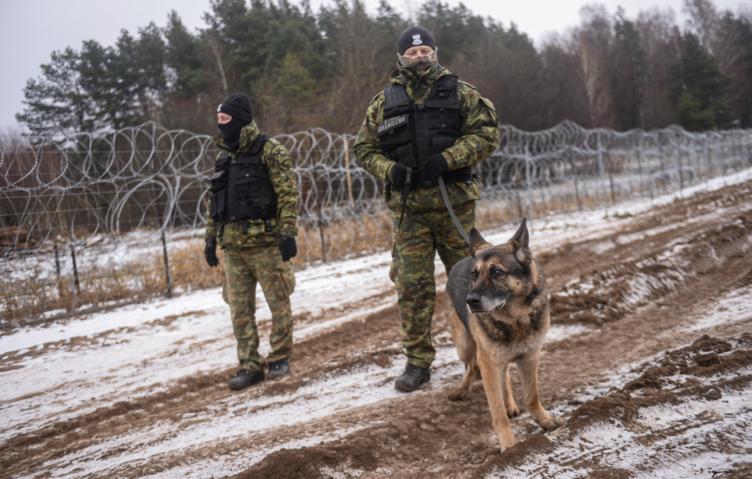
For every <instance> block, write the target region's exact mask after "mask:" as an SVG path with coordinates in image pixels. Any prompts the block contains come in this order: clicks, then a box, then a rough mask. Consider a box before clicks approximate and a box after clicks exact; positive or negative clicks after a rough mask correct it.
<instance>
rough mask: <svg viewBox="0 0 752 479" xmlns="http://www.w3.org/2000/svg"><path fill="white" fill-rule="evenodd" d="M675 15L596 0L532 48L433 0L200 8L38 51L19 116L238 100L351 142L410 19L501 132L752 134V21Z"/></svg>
mask: <svg viewBox="0 0 752 479" xmlns="http://www.w3.org/2000/svg"><path fill="white" fill-rule="evenodd" d="M683 8H684V10H685V13H686V17H687V19H688V21H687V22H686V23H685V24H684V25H679V24H678V22H677V19H676V16H675V14H674V12H672V11H671V10H661V9H658V8H653V9H649V10H646V11H641V12H640V13H639V14H638V15H637V16H636V17H635V18H628V17H627V16H626V14H625V12H624V10H623V9H617V11H616V12H613V13H610V12H608V10H607V9H606V8H605V7H604V6H602V5H598V4H593V5H589V6H587V7H584V8H583V9H582V10H581V12H580V23H579V24H578V25H577V26H576V27H574V28H572V29H570V30H568V31H566V32H562V33H558V34H554V35H551V36H549V37H548V38H547V39H546V40H545V41H543V42H542V44H541V45H540V46H539V47H537V48H536V46H535V44H534V43H533V41H532V40H531V38H530V37H529V36H528V35H527V34H525V33H524V32H522V31H520V30H519V29H518V27H517V26H515V25H514V23H510V24H508V25H505V24H504V23H503V22H502V21H499V20H496V19H493V18H490V17H483V16H481V15H477V14H475V13H473V12H472V11H471V10H469V9H468V8H467V7H466V6H464V5H462V4H459V5H458V6H450V5H449V4H447V3H444V2H442V1H440V0H430V1H428V2H425V3H422V4H421V6H420V8H419V10H418V11H417V12H415V14H414V18H413V19H408V18H406V17H405V16H403V15H400V14H399V13H398V12H397V11H396V10H395V9H394V8H393V7H392V6H391V5H390V4H389V3H387V2H386V0H381V2H380V3H379V5H378V8H377V9H376V12H375V13H369V12H368V11H367V10H366V8H365V6H364V4H363V3H362V1H361V0H351V1H346V0H334V1H333V2H331V3H329V4H327V5H324V6H322V7H321V8H320V9H319V11H318V12H314V11H313V10H312V9H311V6H310V4H309V3H308V2H307V1H306V0H304V1H303V2H302V3H300V4H296V3H292V2H290V1H288V0H251V1H250V2H247V1H246V0H212V1H211V2H210V5H209V10H208V11H207V12H205V14H204V22H205V26H204V27H203V28H200V29H198V30H197V31H193V32H192V31H190V30H189V29H188V28H186V26H185V24H184V23H183V22H182V20H181V19H180V17H179V15H178V14H177V12H175V11H172V12H171V13H170V14H169V15H168V18H167V21H166V24H165V26H163V27H159V26H157V25H156V24H154V23H150V24H149V25H147V26H145V27H143V28H139V29H138V31H137V32H136V33H135V34H134V33H131V32H128V31H127V30H122V31H121V33H120V36H119V37H118V38H117V41H116V42H115V43H114V44H113V45H109V46H106V45H102V44H100V43H99V42H97V41H95V40H88V41H85V42H83V43H82V45H81V46H80V47H79V48H78V49H75V48H73V47H68V48H66V49H64V50H62V51H55V52H53V53H52V54H51V57H50V60H49V62H47V63H45V64H43V65H42V66H41V74H40V75H39V76H38V77H37V78H33V79H30V80H28V82H27V84H26V87H25V89H24V96H25V100H24V108H23V111H21V112H20V113H18V114H17V119H18V121H19V122H20V123H21V124H22V125H23V126H25V128H26V129H27V130H28V132H29V133H30V134H31V135H32V136H33V135H42V136H46V137H48V138H49V137H53V138H56V137H57V138H62V137H66V136H69V135H71V134H75V133H79V132H95V131H103V130H105V131H106V130H108V129H119V128H122V127H125V126H130V125H135V124H139V123H141V122H143V121H146V120H155V121H158V122H160V123H161V124H163V125H164V126H166V127H167V128H184V129H188V130H191V131H194V132H208V133H214V132H215V130H216V125H215V118H214V111H215V108H216V105H217V104H218V103H219V102H220V101H221V99H222V98H223V97H224V96H226V95H227V94H228V93H233V92H245V93H247V94H248V95H249V96H250V97H251V99H252V103H253V108H254V114H255V116H256V118H257V119H258V120H259V122H260V123H261V125H262V128H264V130H265V131H268V132H270V133H272V134H275V133H280V132H292V131H297V130H301V129H306V128H311V127H322V128H324V129H327V130H330V131H337V132H353V131H355V130H356V129H357V128H358V127H359V125H360V122H361V121H362V118H363V114H364V112H365V108H366V106H367V104H368V101H369V100H370V99H371V97H372V96H373V95H374V94H375V93H376V92H378V91H379V90H381V89H382V88H384V86H385V85H386V82H387V79H388V75H389V73H390V71H391V70H392V69H393V68H394V67H395V66H396V62H397V55H396V42H397V38H398V37H399V34H400V33H401V31H402V30H403V29H404V28H406V26H408V25H409V24H411V23H418V24H420V25H423V26H425V27H426V28H428V29H429V30H431V31H432V32H433V34H434V37H435V38H436V42H437V45H438V54H439V61H440V63H442V64H443V65H445V66H447V67H448V68H449V69H450V70H452V71H454V72H456V73H458V74H459V75H460V78H462V79H463V80H465V81H467V82H469V83H471V84H474V85H476V86H477V87H478V88H479V90H480V91H481V92H482V93H483V95H485V96H487V97H488V98H490V99H491V100H492V101H493V102H494V104H495V105H496V108H497V110H498V112H499V117H500V119H501V121H502V122H504V123H508V124H512V125H514V126H516V127H518V128H523V129H528V130H537V129H542V128H547V127H550V126H553V125H555V124H557V123H559V122H560V121H563V120H565V119H569V120H572V121H575V122H577V123H579V124H580V125H582V126H584V127H609V128H613V129H616V130H628V129H632V128H644V129H652V128H660V127H664V126H667V125H670V124H679V125H681V126H683V127H684V128H686V129H688V130H696V131H699V130H708V129H726V128H734V127H745V128H747V127H750V126H752V13H751V12H750V11H746V12H737V13H734V12H730V11H720V10H719V9H718V8H717V7H716V6H715V5H714V4H713V3H712V1H711V0H685V3H684V7H683Z"/></svg>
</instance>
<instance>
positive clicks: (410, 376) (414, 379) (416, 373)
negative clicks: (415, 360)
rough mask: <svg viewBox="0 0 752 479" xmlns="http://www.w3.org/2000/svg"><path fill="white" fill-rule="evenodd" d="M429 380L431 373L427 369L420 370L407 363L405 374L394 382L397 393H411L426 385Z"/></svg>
mask: <svg viewBox="0 0 752 479" xmlns="http://www.w3.org/2000/svg"><path fill="white" fill-rule="evenodd" d="M429 379H431V371H429V369H428V368H420V367H418V366H414V365H412V364H410V363H407V367H406V368H405V372H404V373H402V375H401V376H400V377H398V378H397V380H396V381H395V382H394V387H395V389H397V391H402V392H406V393H409V392H412V391H415V390H416V389H418V388H419V387H420V385H421V384H423V383H427V382H428V380H429Z"/></svg>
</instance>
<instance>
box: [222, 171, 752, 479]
mask: <svg viewBox="0 0 752 479" xmlns="http://www.w3.org/2000/svg"><path fill="white" fill-rule="evenodd" d="M748 191H749V185H748V184H747V185H742V186H741V187H738V188H731V189H726V190H725V191H723V192H714V193H711V194H708V195H703V196H705V198H693V201H689V202H687V203H683V202H679V203H678V204H673V205H669V206H666V207H662V208H658V209H657V210H656V211H655V212H653V213H652V215H651V218H648V219H645V220H642V219H641V220H638V221H636V222H634V223H632V224H631V227H628V228H626V229H625V230H623V231H620V234H625V235H633V234H636V233H639V232H640V231H645V230H650V229H654V228H656V227H657V226H658V227H661V226H665V225H667V224H669V223H670V222H671V221H674V222H675V224H676V226H675V227H674V226H673V225H672V227H671V228H662V230H663V231H661V232H659V233H657V234H655V235H650V236H649V237H648V238H647V239H648V241H647V242H646V241H641V242H639V243H635V242H631V243H627V244H624V245H615V247H614V248H613V250H612V251H609V252H608V253H607V254H605V253H601V254H597V253H596V254H595V255H594V254H592V253H591V251H592V250H591V249H589V248H588V245H594V244H596V243H598V241H592V240H591V241H586V242H584V243H583V244H582V245H580V244H570V245H565V246H563V247H562V248H559V249H558V250H556V251H553V252H551V253H548V254H547V255H546V256H545V257H544V258H543V269H544V271H547V272H548V276H549V278H550V280H551V284H553V285H554V288H556V285H557V284H558V285H561V286H560V288H561V289H560V290H559V291H557V290H556V289H554V290H553V291H554V293H555V294H560V292H562V291H563V292H566V291H567V290H566V289H565V288H564V287H563V285H566V284H568V283H569V282H570V281H571V280H572V279H575V281H574V282H573V284H579V283H583V282H593V283H595V281H596V280H598V281H600V282H601V283H600V285H599V287H598V288H592V289H587V290H585V291H583V293H582V294H581V297H582V298H583V301H584V302H583V303H582V304H580V305H579V306H580V307H582V308H591V307H592V306H591V305H597V304H609V305H611V304H614V303H615V305H616V307H615V308H611V309H606V308H601V309H600V310H597V311H598V313H599V315H600V317H598V316H595V318H594V319H590V318H587V317H585V318H571V316H573V315H575V314H576V311H577V310H576V309H570V310H567V309H566V308H565V307H562V306H561V303H563V302H562V301H561V300H559V301H560V302H559V306H558V308H559V309H558V311H557V312H556V313H555V314H553V315H552V317H553V321H554V323H567V322H572V321H575V322H581V323H586V324H593V325H597V326H600V327H599V328H598V329H597V330H595V331H593V332H592V333H589V334H583V335H579V336H577V337H575V338H570V339H565V340H563V341H561V342H558V343H555V344H549V345H548V346H547V347H546V348H545V351H546V354H545V355H544V358H543V363H542V365H541V378H542V379H541V393H542V395H543V397H544V398H546V399H545V401H544V404H547V405H548V406H549V407H552V406H553V407H554V408H555V409H556V408H559V409H561V408H562V405H560V403H561V402H569V401H572V403H571V404H565V405H563V409H567V407H569V408H571V407H572V406H575V405H577V402H576V401H575V400H574V399H573V398H572V397H571V391H572V389H574V388H578V387H579V388H582V387H587V386H591V385H593V384H595V383H597V381H598V380H600V379H602V375H603V374H604V373H607V371H609V370H612V369H614V368H619V367H620V366H623V365H624V364H625V363H630V362H633V361H639V360H640V359H641V358H643V359H644V358H645V357H650V356H651V355H654V354H656V353H658V352H660V351H663V350H665V349H667V348H671V347H675V346H676V345H677V344H681V342H682V341H687V340H688V339H689V338H690V337H691V333H688V334H687V333H683V332H681V327H682V326H683V318H686V317H691V316H692V314H693V312H694V310H696V309H698V308H700V309H701V308H702V305H703V302H712V301H713V299H714V297H716V296H717V294H718V291H719V290H720V291H724V290H725V289H726V288H727V287H728V288H731V287H734V286H736V287H740V286H748V285H749V284H750V278H751V277H752V255H750V231H752V228H750V225H752V212H751V211H750V208H752V205H750V204H749V203H748V201H747V200H748V199H749V193H748ZM719 203H721V204H724V205H725V206H733V205H739V204H740V203H741V207H740V208H733V207H732V208H730V209H729V210H728V211H726V212H725V215H726V216H724V212H720V213H719V214H718V215H717V217H718V220H717V221H710V222H706V223H703V224H697V223H692V224H687V225H682V224H681V223H680V222H681V221H682V220H684V219H685V218H686V217H687V216H689V215H693V214H694V213H693V211H695V210H697V209H699V210H700V214H702V213H703V212H704V211H703V210H707V209H713V208H716V207H717V206H718V204H719ZM654 216H657V217H658V218H660V220H656V219H655V218H654ZM695 216H698V215H695ZM677 239H678V240H679V241H678V242H677ZM601 241H602V240H601ZM672 242H674V244H682V245H683V247H682V248H681V249H680V250H679V251H676V252H674V251H672V250H668V249H667V248H672ZM646 243H647V244H646ZM578 249H580V250H581V251H582V253H580V254H582V256H585V257H586V258H582V257H581V256H580V254H578V252H577V250H578ZM667 252H668V254H667ZM675 256H678V257H679V258H678V260H677V258H675ZM707 258H711V260H706V259H707ZM661 261H663V262H667V261H668V262H669V263H670V265H669V266H668V267H665V268H660V267H657V265H660V264H661ZM585 263H587V264H588V267H587V268H586V269H585V268H583V269H585V272H584V273H583V274H580V275H578V276H577V277H574V275H573V274H572V272H574V271H577V269H576V268H574V269H573V268H572V264H580V265H582V264H585ZM551 270H553V271H554V274H553V275H552V274H551V272H550V271H551ZM566 272H569V273H570V274H568V275H567V274H566ZM604 272H607V273H605V274H604ZM645 272H649V273H652V274H653V275H655V274H659V275H660V274H662V273H664V272H667V273H670V272H673V273H674V274H675V277H674V276H670V278H672V279H673V282H669V281H658V282H656V283H654V284H653V285H649V286H652V287H651V288H649V289H648V291H647V292H646V294H643V295H641V296H640V297H639V298H637V299H638V300H636V301H634V300H633V301H631V302H630V301H629V299H630V298H629V296H628V295H627V294H625V289H624V288H625V285H624V282H628V281H629V280H630V278H632V277H633V276H634V275H635V274H636V273H642V274H645ZM565 304H566V303H565ZM554 305H556V302H555V301H554ZM568 306H569V305H568ZM695 314H696V313H695ZM746 326H747V327H748V325H746ZM744 327H745V325H740V328H744ZM675 329H678V330H679V331H677V333H676V334H673V335H664V336H660V335H658V334H657V333H659V332H661V331H669V332H672V331H674V330H675ZM695 335H696V333H695ZM445 394H446V391H431V392H430V393H427V394H425V395H419V396H415V397H414V398H413V399H411V400H410V401H409V402H405V403H406V404H408V405H409V408H408V411H407V412H405V413H400V412H396V413H395V411H394V408H390V409H389V412H388V414H387V415H386V416H381V417H382V418H383V417H386V418H388V419H386V424H384V425H380V426H378V427H373V428H366V429H364V430H361V431H358V432H355V433H353V434H351V435H350V436H347V437H345V438H343V439H340V440H337V441H333V442H331V443H328V444H325V445H321V446H315V447H312V448H308V449H304V450H293V451H278V452H275V453H273V454H271V455H269V456H267V457H266V458H265V459H264V461H262V462H261V463H259V464H258V465H256V466H254V467H252V468H250V469H248V470H247V471H245V472H244V473H241V474H239V475H238V476H237V477H259V478H263V477H296V474H298V472H300V471H304V473H305V474H304V476H305V477H330V475H333V474H334V473H335V472H338V471H339V472H340V473H345V475H347V474H348V473H349V474H355V473H357V474H359V477H387V476H389V477H418V476H420V474H422V473H423V474H425V471H429V472H430V474H429V475H433V476H437V477H441V476H444V477H471V476H472V477H482V475H475V474H476V473H475V472H472V470H473V469H474V467H475V466H474V465H481V464H496V463H495V462H494V461H496V460H497V459H496V458H498V457H501V458H506V457H508V455H510V454H517V455H520V456H522V457H524V456H525V455H526V454H527V449H528V448H530V449H532V450H535V447H533V446H534V445H535V444H539V445H540V444H546V443H547V442H548V439H546V436H544V435H543V434H540V433H538V432H537V431H538V428H537V426H536V425H535V424H534V423H532V421H531V420H530V418H529V415H527V414H526V415H525V416H524V417H523V418H521V419H522V420H520V419H515V421H513V425H514V426H513V427H514V428H515V433H516V434H517V436H518V438H525V436H526V435H530V434H532V436H530V438H529V439H528V440H529V441H531V443H530V444H528V443H523V444H521V445H520V446H518V447H515V448H513V449H512V450H510V451H506V452H505V453H504V455H502V456H499V454H498V446H497V444H496V442H495V438H494V437H493V435H492V433H491V431H490V415H489V413H488V408H487V405H486V403H485V397H484V396H483V394H482V392H477V391H476V393H475V394H474V395H473V397H472V398H471V399H470V401H468V403H467V404H465V405H464V406H465V408H466V409H470V410H471V411H472V412H468V411H467V410H462V409H460V410H458V409H457V407H456V406H455V405H454V404H453V403H451V402H449V401H446V400H445V399H444V397H443V396H444V395H445ZM557 404H559V406H557ZM458 407H459V408H462V406H458ZM374 412H376V411H374ZM489 443H490V444H489ZM366 452H367V454H365V453H366ZM364 454H365V455H364ZM437 460H438V462H439V463H438V464H437ZM499 460H501V459H499ZM374 464H375V465H377V467H374ZM478 470H479V471H480V470H482V469H478ZM343 471H344V472H343ZM611 472H614V473H616V472H617V471H611Z"/></svg>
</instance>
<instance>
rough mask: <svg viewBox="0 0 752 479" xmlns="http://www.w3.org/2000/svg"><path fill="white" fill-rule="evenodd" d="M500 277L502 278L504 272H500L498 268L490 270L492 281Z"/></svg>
mask: <svg viewBox="0 0 752 479" xmlns="http://www.w3.org/2000/svg"><path fill="white" fill-rule="evenodd" d="M502 276H504V271H502V270H500V269H499V268H492V269H491V277H492V278H493V279H499V278H501V277H502Z"/></svg>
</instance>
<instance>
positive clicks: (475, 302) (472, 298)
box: [465, 293, 481, 309]
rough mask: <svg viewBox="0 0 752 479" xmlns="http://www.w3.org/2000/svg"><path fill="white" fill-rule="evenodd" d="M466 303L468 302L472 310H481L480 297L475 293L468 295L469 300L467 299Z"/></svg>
mask: <svg viewBox="0 0 752 479" xmlns="http://www.w3.org/2000/svg"><path fill="white" fill-rule="evenodd" d="M465 301H467V305H468V306H470V309H479V308H480V303H481V299H480V295H479V294H475V293H470V294H468V295H467V298H465Z"/></svg>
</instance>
